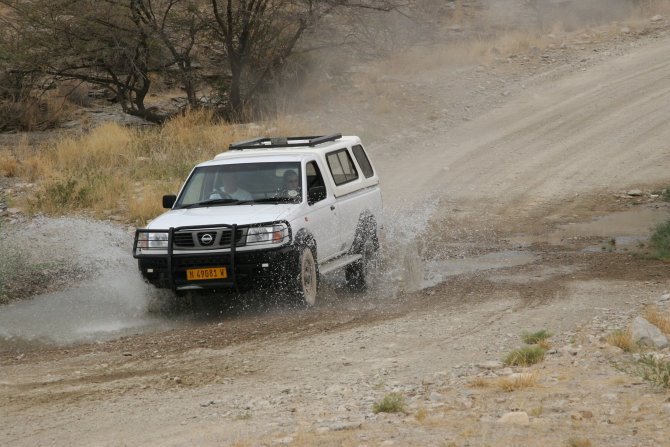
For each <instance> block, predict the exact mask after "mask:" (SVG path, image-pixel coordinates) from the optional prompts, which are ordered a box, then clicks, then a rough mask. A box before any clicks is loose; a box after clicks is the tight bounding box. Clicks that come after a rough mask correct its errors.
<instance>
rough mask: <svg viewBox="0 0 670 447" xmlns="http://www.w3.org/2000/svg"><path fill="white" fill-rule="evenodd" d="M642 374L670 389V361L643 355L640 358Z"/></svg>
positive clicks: (656, 383)
mask: <svg viewBox="0 0 670 447" xmlns="http://www.w3.org/2000/svg"><path fill="white" fill-rule="evenodd" d="M639 364H640V375H641V376H642V378H643V379H644V380H647V381H649V382H651V383H653V384H655V385H657V386H660V387H662V388H665V389H670V362H668V361H666V360H659V359H656V358H655V357H654V356H652V355H643V356H642V357H641V358H640V360H639Z"/></svg>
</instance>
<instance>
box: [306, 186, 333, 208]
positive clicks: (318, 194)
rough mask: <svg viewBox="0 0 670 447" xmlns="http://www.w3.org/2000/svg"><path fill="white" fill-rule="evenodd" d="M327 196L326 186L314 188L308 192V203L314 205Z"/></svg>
mask: <svg viewBox="0 0 670 447" xmlns="http://www.w3.org/2000/svg"><path fill="white" fill-rule="evenodd" d="M327 195H328V194H327V193H326V187H325V186H312V187H311V188H309V190H307V203H308V204H309V205H314V204H315V203H316V202H320V201H321V200H323V199H325V198H326V196H327Z"/></svg>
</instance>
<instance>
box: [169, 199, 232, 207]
mask: <svg viewBox="0 0 670 447" xmlns="http://www.w3.org/2000/svg"><path fill="white" fill-rule="evenodd" d="M238 203H240V201H239V200H237V199H210V200H203V201H202V202H195V203H191V204H190V205H186V206H182V208H197V207H200V206H210V205H231V204H235V205H237V204H238Z"/></svg>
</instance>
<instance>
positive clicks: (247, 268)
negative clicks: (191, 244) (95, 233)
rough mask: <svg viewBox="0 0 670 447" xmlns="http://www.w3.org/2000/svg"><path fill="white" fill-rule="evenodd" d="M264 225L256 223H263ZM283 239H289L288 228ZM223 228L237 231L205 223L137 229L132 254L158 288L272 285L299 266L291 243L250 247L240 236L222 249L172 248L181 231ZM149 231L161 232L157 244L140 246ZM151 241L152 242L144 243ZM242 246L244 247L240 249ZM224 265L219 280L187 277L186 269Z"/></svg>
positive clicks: (216, 287)
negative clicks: (223, 271) (223, 275)
mask: <svg viewBox="0 0 670 447" xmlns="http://www.w3.org/2000/svg"><path fill="white" fill-rule="evenodd" d="M263 225H267V224H259V226H263ZM286 226H287V228H289V233H288V235H287V238H286V240H287V241H290V240H291V235H290V227H289V226H288V224H286ZM222 228H223V229H225V231H230V234H231V235H235V234H237V230H238V226H237V225H224V224H220V225H214V226H212V225H208V226H194V227H180V228H170V229H169V230H146V229H138V230H137V231H136V233H135V243H134V245H133V256H134V257H135V258H137V260H138V266H139V269H140V272H141V273H142V276H143V277H144V278H145V279H146V280H147V281H148V282H150V283H151V284H153V285H154V286H156V287H159V288H166V289H172V290H175V291H177V290H188V289H192V290H193V289H195V290H197V289H208V290H211V289H234V290H248V289H251V288H258V287H264V286H266V287H268V286H274V285H276V284H277V282H279V281H283V280H284V279H285V278H287V277H288V275H290V274H291V272H293V271H295V269H296V268H297V265H298V253H297V251H296V250H295V249H294V246H293V245H290V244H287V243H286V242H284V244H283V245H281V246H279V247H270V248H263V247H258V248H253V249H250V247H249V245H245V244H246V242H245V241H244V240H243V239H233V240H231V243H229V244H227V245H228V246H227V248H222V249H210V250H203V249H192V250H188V249H184V248H183V247H180V248H178V249H177V248H176V247H175V243H178V242H175V241H174V238H175V234H177V233H178V232H180V231H185V230H188V231H191V230H194V231H198V230H207V231H206V232H209V231H210V230H212V229H222ZM149 233H152V234H154V235H156V234H158V235H164V236H162V237H163V239H155V241H160V242H159V243H158V244H159V246H153V247H149V248H147V247H140V244H139V242H140V240H141V237H148V236H149V235H148V234H149ZM147 243H148V244H151V242H147ZM240 247H243V248H240ZM223 268H225V271H226V275H225V277H222V278H218V279H201V280H194V279H189V278H188V275H187V272H188V271H189V270H197V269H216V270H218V271H221V270H223Z"/></svg>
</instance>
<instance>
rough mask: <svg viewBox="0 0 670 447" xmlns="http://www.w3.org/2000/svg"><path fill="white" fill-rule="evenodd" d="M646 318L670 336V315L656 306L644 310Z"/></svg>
mask: <svg viewBox="0 0 670 447" xmlns="http://www.w3.org/2000/svg"><path fill="white" fill-rule="evenodd" d="M643 316H644V318H645V319H646V320H647V321H648V322H650V323H651V324H653V325H654V326H656V327H657V328H659V329H660V330H661V332H663V333H664V334H666V335H670V313H668V312H662V311H661V310H660V309H659V308H658V307H656V306H648V307H647V308H645V309H644V314H643Z"/></svg>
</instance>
